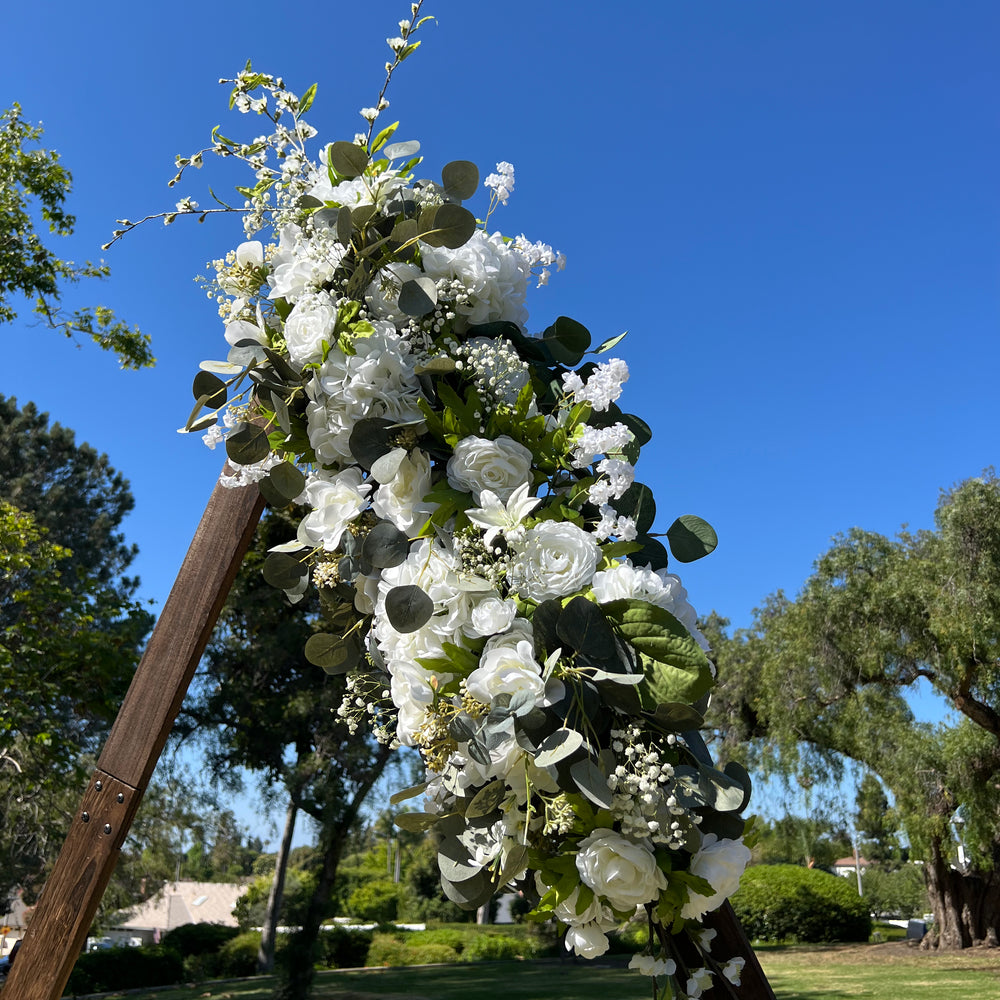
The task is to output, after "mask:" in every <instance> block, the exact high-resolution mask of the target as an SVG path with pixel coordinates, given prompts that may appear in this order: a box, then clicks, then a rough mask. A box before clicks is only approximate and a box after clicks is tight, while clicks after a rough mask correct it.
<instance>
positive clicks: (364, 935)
mask: <svg viewBox="0 0 1000 1000" xmlns="http://www.w3.org/2000/svg"><path fill="white" fill-rule="evenodd" d="M372 936H373V935H372V932H371V931H363V930H357V929H355V928H348V927H338V926H337V925H336V924H334V925H333V926H329V925H326V926H324V927H323V928H322V930H321V931H320V936H319V941H320V946H321V947H322V949H323V962H324V964H325V965H326V966H327V968H330V969H360V968H363V967H364V966H365V965H366V964H367V961H368V950H369V949H370V948H371V946H372Z"/></svg>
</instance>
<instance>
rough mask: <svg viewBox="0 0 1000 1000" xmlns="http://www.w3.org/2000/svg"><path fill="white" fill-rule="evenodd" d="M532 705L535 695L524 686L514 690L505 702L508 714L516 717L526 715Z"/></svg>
mask: <svg viewBox="0 0 1000 1000" xmlns="http://www.w3.org/2000/svg"><path fill="white" fill-rule="evenodd" d="M534 707H535V695H534V694H532V692H531V691H529V690H527V689H526V688H521V689H520V690H518V691H515V692H514V693H513V694H512V695H511V696H510V701H509V702H508V704H507V710H508V711H509V712H510V714H511V715H514V716H518V717H520V716H522V715H527V714H528V713H529V712H530V711H531V710H532V709H533V708H534Z"/></svg>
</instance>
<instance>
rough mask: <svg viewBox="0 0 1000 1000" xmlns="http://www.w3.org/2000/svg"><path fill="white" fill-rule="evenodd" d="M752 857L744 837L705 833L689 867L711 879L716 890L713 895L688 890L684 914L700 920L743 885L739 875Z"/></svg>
mask: <svg viewBox="0 0 1000 1000" xmlns="http://www.w3.org/2000/svg"><path fill="white" fill-rule="evenodd" d="M749 861H750V848H749V847H747V846H746V844H744V843H743V841H742V840H719V838H718V837H717V836H716V835H715V834H714V833H709V834H706V835H705V838H704V840H702V842H701V847H699V848H698V850H697V851H696V852H695V854H694V857H693V858H692V859H691V868H690V871H691V874H692V875H699V876H701V878H703V879H705V880H706V881H708V882H709V883H710V884H711V886H712V888H713V889H715V892H714V893H713V894H712V895H711V896H702V895H700V894H699V893H697V892H689V898H688V901H687V902H686V903H685V904H684V907H683V909H682V910H681V916H682V917H683V918H684V919H693V920H700V919H701V918H702V917H703V916H704V915H705V914H706V913H710V912H711V911H712V910H716V909H718V908H719V907H720V906H722V904H723V903H724V902H725V901H726V900H727V899H728V898H729V897H730V896H731V895H732V894H733V893H734V892H736V890H737V889H738V888H739V887H740V876H741V875H742V874H743V870H744V869H745V868H746V866H747V864H748V863H749Z"/></svg>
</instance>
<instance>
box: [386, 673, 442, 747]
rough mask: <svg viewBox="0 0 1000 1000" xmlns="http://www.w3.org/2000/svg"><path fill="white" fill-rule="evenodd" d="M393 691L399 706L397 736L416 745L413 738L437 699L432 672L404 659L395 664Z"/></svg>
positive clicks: (391, 690) (395, 702) (392, 681)
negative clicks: (432, 681)
mask: <svg viewBox="0 0 1000 1000" xmlns="http://www.w3.org/2000/svg"><path fill="white" fill-rule="evenodd" d="M391 673H392V680H391V682H390V692H391V694H392V703H393V704H394V705H395V706H396V708H397V709H398V712H399V715H398V719H397V722H396V735H397V736H398V737H399V741H400V742H401V743H403V744H404V745H405V746H412V745H413V737H414V735H415V734H416V732H417V730H418V729H419V728H420V727H421V726H422V725H423V724H424V722H425V721H426V718H427V715H426V713H427V709H428V708H429V707H430V705H431V703H432V702H433V701H434V690H433V688H431V686H430V676H431V675H430V674H428V673H427V672H426V671H425V670H423V669H421V668H420V667H418V666H417V665H416V664H413V663H408V662H406V661H405V660H404V661H400V662H396V663H394V664H393V666H392V670H391Z"/></svg>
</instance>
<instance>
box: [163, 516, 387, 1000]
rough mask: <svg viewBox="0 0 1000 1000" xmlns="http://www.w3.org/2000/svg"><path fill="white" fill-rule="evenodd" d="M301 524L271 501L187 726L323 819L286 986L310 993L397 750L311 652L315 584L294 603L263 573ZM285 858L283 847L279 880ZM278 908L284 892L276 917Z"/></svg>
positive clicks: (294, 806)
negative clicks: (359, 832)
mask: <svg viewBox="0 0 1000 1000" xmlns="http://www.w3.org/2000/svg"><path fill="white" fill-rule="evenodd" d="M294 524H295V522H294V521H293V520H292V519H291V517H290V516H289V515H288V514H287V513H284V512H280V511H269V512H268V513H267V514H266V515H265V517H264V518H263V519H262V521H261V523H260V526H259V528H258V530H257V533H256V535H255V538H254V543H253V546H252V548H251V550H250V552H249V553H248V554H247V557H246V559H245V560H244V563H243V566H242V568H241V570H240V573H239V575H238V576H237V579H236V582H235V583H234V585H233V589H232V591H231V592H230V595H229V599H228V601H227V603H226V606H225V608H224V609H223V612H222V615H221V617H220V620H219V625H218V626H217V628H216V631H215V633H214V635H213V637H212V640H211V642H210V644H209V648H208V651H207V653H206V657H205V660H204V664H203V671H202V672H201V674H200V676H199V680H198V683H197V685H196V691H195V696H194V698H193V700H191V701H190V703H189V704H188V705H187V706H186V707H185V709H184V717H183V718H182V720H181V723H180V725H181V727H182V730H187V731H195V732H198V733H200V734H202V735H204V736H207V737H208V738H209V755H208V756H209V763H210V766H211V767H212V769H213V771H214V772H215V773H217V774H224V773H226V772H228V771H229V770H230V769H231V768H233V767H247V768H250V769H251V770H255V771H258V772H260V773H261V774H263V775H264V776H265V777H266V778H267V779H268V780H270V781H279V782H281V783H282V784H283V785H284V787H285V790H286V792H287V795H288V798H289V802H290V812H291V818H292V819H294V813H295V811H297V810H299V809H301V810H302V811H304V812H306V813H307V814H308V815H309V816H310V817H312V818H313V819H314V820H315V821H316V824H317V827H318V830H319V851H320V857H321V859H322V860H321V863H320V864H319V866H318V869H317V870H316V871H315V873H314V874H315V876H316V881H315V889H314V892H313V894H312V896H311V897H310V899H309V903H308V905H307V906H306V908H305V913H304V914H303V917H302V931H301V932H300V934H298V935H297V936H296V940H295V941H293V942H292V943H291V944H290V945H289V948H290V952H292V953H294V955H297V956H299V958H294V957H292V958H290V961H289V962H288V963H287V975H288V980H287V982H286V983H285V986H284V987H283V989H284V990H285V995H286V996H290V997H291V996H294V997H304V996H305V995H306V993H307V991H308V989H309V986H310V984H311V980H312V962H311V961H310V960H309V959H308V956H309V955H310V954H311V951H312V947H313V944H314V943H315V940H316V937H317V934H318V931H319V925H320V923H321V922H322V920H323V919H324V918H325V917H326V916H328V915H329V912H328V911H329V907H330V900H331V894H332V890H333V884H334V879H335V877H336V874H337V867H338V865H339V863H340V858H341V856H342V853H343V849H344V844H345V842H346V839H347V836H348V833H349V831H350V830H351V828H352V827H353V825H354V823H355V822H356V821H357V819H358V815H359V812H360V809H361V805H362V803H363V801H364V799H365V796H366V795H367V794H368V792H369V791H370V790H371V788H372V786H373V785H374V783H375V781H376V780H377V779H378V777H379V775H380V774H381V773H382V770H383V768H384V767H385V765H386V762H387V761H388V759H389V754H390V751H389V748H388V747H387V746H383V745H378V744H375V743H374V741H373V740H371V739H370V738H365V737H364V736H361V735H357V736H354V735H351V733H350V732H349V730H348V728H347V726H346V725H345V724H344V723H343V721H342V720H341V719H340V718H339V717H338V715H337V709H338V708H339V707H340V705H341V702H342V701H343V697H344V693H345V690H346V689H345V686H344V679H343V677H335V676H329V675H327V674H325V673H324V672H323V671H322V670H320V669H319V668H318V667H316V666H314V665H313V664H311V663H309V662H308V661H307V660H306V658H305V656H304V654H303V649H304V647H305V643H306V640H307V639H308V638H309V636H310V635H311V634H312V632H313V628H314V624H313V623H314V622H315V621H316V619H317V618H318V615H319V613H320V607H319V600H318V599H317V597H316V596H315V594H313V595H312V596H311V597H307V598H306V599H305V601H304V602H302V603H299V604H296V605H294V606H290V605H289V604H288V602H287V600H286V598H285V597H284V595H283V594H282V593H281V592H280V591H278V590H275V589H274V588H273V587H271V586H270V585H269V584H268V583H267V582H266V581H265V580H264V579H263V577H262V574H261V568H262V566H263V563H264V560H265V558H266V556H267V552H268V549H269V548H270V547H271V546H273V545H275V544H278V543H279V542H284V541H287V539H288V538H289V537H291V536H292V535H293V534H294V530H295V529H294ZM307 602H311V603H307ZM287 830H288V823H287V822H286V831H287ZM285 869H286V862H285V861H284V860H283V856H282V855H279V858H278V861H277V865H276V870H275V883H276V885H277V884H280V879H282V878H283V877H284V874H283V873H284V871H285ZM279 909H280V899H279V898H277V895H276V898H275V899H274V901H273V906H272V907H271V910H270V920H269V923H270V925H272V926H273V924H274V923H275V922H276V920H277V912H278V910H279ZM267 927H268V924H265V942H266V940H267ZM262 951H263V952H264V953H262V955H261V964H262V965H265V966H266V965H267V964H268V963H269V962H271V961H273V953H272V954H271V955H268V954H267V953H266V950H265V949H264V948H263V947H262ZM302 956H305V957H304V958H302ZM299 959H301V960H299Z"/></svg>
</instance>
